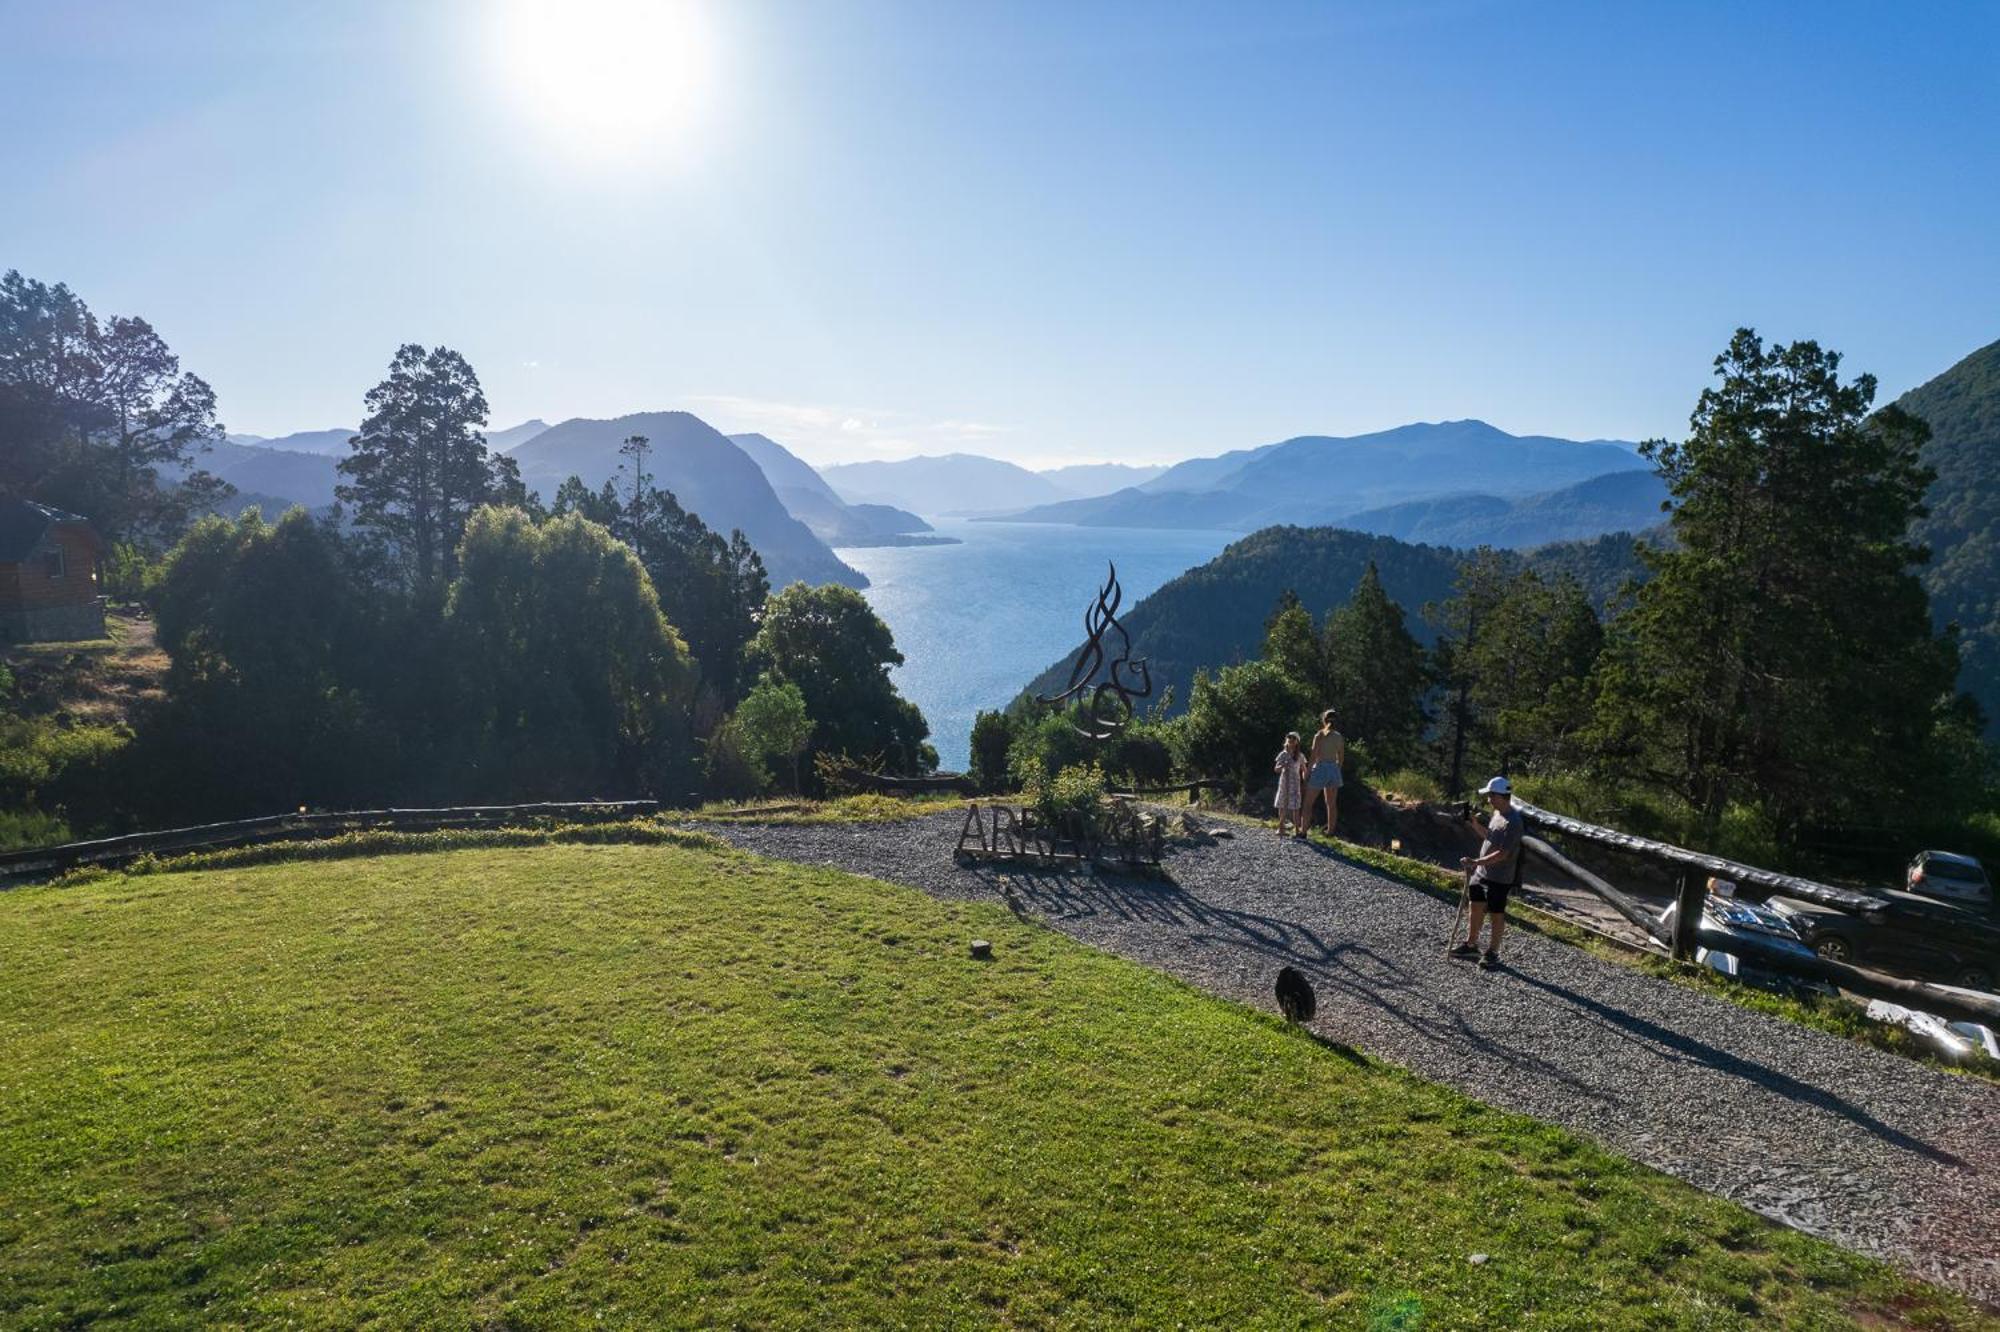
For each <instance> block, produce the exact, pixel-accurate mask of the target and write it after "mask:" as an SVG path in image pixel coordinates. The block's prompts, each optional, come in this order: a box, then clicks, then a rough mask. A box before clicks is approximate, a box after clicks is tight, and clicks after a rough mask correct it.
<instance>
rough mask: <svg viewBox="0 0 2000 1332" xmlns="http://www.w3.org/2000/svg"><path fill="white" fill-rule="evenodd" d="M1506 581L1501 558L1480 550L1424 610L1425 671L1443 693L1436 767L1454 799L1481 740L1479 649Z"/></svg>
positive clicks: (1483, 724)
mask: <svg viewBox="0 0 2000 1332" xmlns="http://www.w3.org/2000/svg"><path fill="white" fill-rule="evenodd" d="M1506 582H1507V563H1506V561H1505V559H1504V558H1503V557H1502V556H1500V555H1499V554H1498V553H1497V552H1495V551H1493V550H1492V549H1490V548H1488V547H1484V546H1482V547H1480V549H1478V550H1477V551H1474V552H1473V554H1472V556H1471V558H1470V559H1468V560H1466V562H1465V563H1464V564H1463V565H1462V566H1460V568H1459V573H1458V579H1457V581H1456V583H1455V584H1454V590H1453V594H1452V596H1451V597H1450V599H1448V600H1447V601H1445V602H1443V603H1441V604H1437V605H1431V606H1426V607H1425V608H1424V614H1425V617H1426V618H1427V619H1429V620H1430V621H1431V623H1432V624H1433V625H1435V626H1436V627H1437V630H1438V636H1437V643H1436V645H1435V646H1434V647H1433V648H1432V650H1431V663H1430V668H1431V676H1432V678H1433V679H1435V680H1436V681H1437V683H1438V684H1439V685H1440V686H1442V688H1443V691H1444V715H1443V718H1442V720H1443V733H1442V735H1441V736H1440V737H1439V739H1440V744H1441V746H1442V750H1443V753H1442V759H1443V762H1442V763H1441V765H1440V766H1441V767H1442V768H1443V770H1444V774H1445V789H1446V790H1447V791H1449V792H1452V793H1454V794H1456V793H1458V792H1461V791H1463V790H1465V786H1466V782H1465V772H1466V761H1467V759H1468V758H1469V757H1472V755H1473V752H1474V750H1475V749H1477V748H1478V747H1479V746H1480V745H1481V743H1482V742H1483V740H1484V737H1485V735H1486V730H1487V718H1486V716H1485V715H1484V713H1483V711H1482V710H1481V709H1480V707H1479V705H1478V697H1479V689H1480V678H1479V672H1480V668H1481V657H1480V651H1479V649H1480V644H1481V642H1482V640H1483V638H1484V636H1485V634H1486V633H1487V630H1488V624H1489V620H1490V617H1491V615H1492V613H1493V611H1494V610H1495V608H1496V607H1498V606H1499V604H1500V601H1501V599H1502V597H1503V596H1504V588H1505V587H1506Z"/></svg>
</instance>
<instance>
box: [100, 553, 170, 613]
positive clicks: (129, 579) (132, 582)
mask: <svg viewBox="0 0 2000 1332" xmlns="http://www.w3.org/2000/svg"><path fill="white" fill-rule="evenodd" d="M159 567H160V566H159V565H158V564H157V563H155V562H154V561H152V560H149V559H147V558H146V552H144V551H142V550H140V549H139V548H138V547H137V546H135V545H133V544H132V543H131V542H129V541H120V542H118V543H117V544H115V545H114V546H112V547H111V549H110V550H109V551H107V552H106V553H105V556H104V560H103V563H102V564H101V565H100V566H99V572H100V573H101V574H102V575H103V579H104V595H105V596H107V597H109V598H111V599H112V600H113V601H138V600H140V599H141V598H143V597H144V596H145V595H146V591H147V589H148V588H150V587H151V586H152V583H153V579H154V578H155V577H156V576H157V575H158V573H159Z"/></svg>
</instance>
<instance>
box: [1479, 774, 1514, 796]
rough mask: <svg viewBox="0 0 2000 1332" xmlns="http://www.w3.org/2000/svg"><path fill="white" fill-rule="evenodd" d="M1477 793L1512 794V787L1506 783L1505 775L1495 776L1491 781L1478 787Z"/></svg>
mask: <svg viewBox="0 0 2000 1332" xmlns="http://www.w3.org/2000/svg"><path fill="white" fill-rule="evenodd" d="M1479 794H1481V795H1513V794H1514V788H1513V787H1511V786H1509V785H1507V779H1506V778H1505V777H1495V778H1494V779H1493V780H1492V781H1490V782H1488V783H1486V785H1484V786H1482V787H1480V788H1479Z"/></svg>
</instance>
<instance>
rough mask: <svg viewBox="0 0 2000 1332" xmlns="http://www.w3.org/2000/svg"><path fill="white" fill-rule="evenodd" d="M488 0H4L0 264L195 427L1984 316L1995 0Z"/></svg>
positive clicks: (1245, 391) (1642, 365)
mask: <svg viewBox="0 0 2000 1332" xmlns="http://www.w3.org/2000/svg"><path fill="white" fill-rule="evenodd" d="M535 6H536V0H490V3H471V2H470V0H435V3H429V4H409V3H399V4H377V3H366V2H357V3H347V4H339V3H333V4H326V5H319V6H310V7H309V6H293V5H282V4H256V3H220V2H217V0H207V2H202V0H188V2H187V3H177V4H171V5H161V4H144V3H131V4H123V3H96V2H94V0H73V2H72V3H67V4H62V5H50V4H45V3H40V2H39V0H37V2H35V3H28V2H25V0H0V32H4V33H5V35H6V36H5V40H4V41H0V124H4V125H6V126H7V127H8V129H7V133H6V134H5V135H0V171H4V179H6V180H7V181H8V182H9V189H8V191H7V195H8V198H7V201H6V203H5V204H4V205H0V268H5V267H17V268H20V269H21V270H23V271H24V272H26V273H28V274H29V275H31V276H35V277H39V278H43V279H46V280H50V281H54V280H62V281H66V282H68V283H69V284H70V285H71V286H72V287H74V288H75V289H76V290H77V291H78V292H80V293H81V294H82V295H83V296H84V297H85V299H87V300H88V301H90V303H91V304H92V305H93V307H94V308H96V309H97V310H98V311H99V312H100V313H136V314H143V315H145V316H146V317H148V318H150V319H151V320H152V321H153V322H154V323H155V325H156V326H157V327H158V328H160V330H161V331H162V332H163V333H164V334H165V335H166V336H167V338H168V339H169V341H170V342H171V343H172V344H173V345H174V347H175V348H176V349H177V350H178V351H179V352H180V353H181V355H182V358H183V361H184V363H185V364H186V366H187V367H188V368H190V369H193V370H195V371H197V372H198V373H200V374H202V375H203V376H205V377H206V378H208V379H209V380H210V381H211V382H212V383H213V384H214V385H215V387H216V389H217V391H218V393H219V395H220V398H221V406H222V414H223V418H224V420H225V421H226V422H227V424H228V425H229V427H230V428H231V429H233V430H242V431H250V432H255V433H259V434H276V433H282V432H286V431H290V430H299V429H314V428H323V427H327V426H333V425H351V424H353V423H354V422H355V421H356V420H357V419H358V417H359V416H360V412H361V406H360V404H361V397H362V394H363V393H364V392H365V391H366V390H367V389H368V387H369V386H370V385H371V384H373V383H374V382H375V381H376V380H377V379H379V378H380V377H381V375H382V373H383V371H384V369H385V367H386V365H387V363H388V360H389V357H390V355H391V353H392V352H393V351H394V349H395V347H396V345H397V344H398V343H400V342H403V341H412V340H413V341H419V342H424V343H427V344H428V343H439V342H442V343H446V344H449V345H451V346H454V347H456V348H458V349H460V350H461V351H463V352H465V353H466V355H467V356H468V357H469V358H470V359H471V360H472V362H473V364H474V366H475V367H476V368H477V369H478V371H479V373H480V375H481V377H482V379H483V380H484V382H485V385H486V389H487V394H488V397H489V399H490V400H491V402H492V406H493V416H494V425H495V426H496V427H498V426H504V425H509V424H512V423H513V422H514V421H517V420H520V419H522V418H524V417H528V416H542V417H545V418H547V419H549V420H552V421H553V420H557V419H561V418H563V417H567V416H573V415H592V416H608V415H616V414H619V413H623V412H627V411H638V410H650V409H659V408H667V407H686V408H689V409H692V410H695V411H697V412H699V413H700V414H702V415H703V416H705V417H706V418H708V419H709V420H711V421H713V422H715V423H716V424H717V425H719V426H722V427H723V428H725V429H731V430H739V429H762V430H765V431H766V432H767V433H769V434H771V435H772V436H774V437H775V438H778V439H780V440H782V441H784V442H786V443H788V444H791V445H793V446H794V447H795V448H797V449H798V451H799V452H800V453H802V454H803V455H804V456H806V457H808V458H809V459H811V460H813V461H816V462H829V461H837V460H846V459H859V458H869V457H893V456H898V455H902V454H908V453H915V452H927V453H936V452H946V451H950V450H954V449H961V450H968V451H978V452H985V453H991V454H995V455H999V456H1006V457H1013V458H1017V459H1021V460H1025V461H1029V462H1031V463H1036V464H1042V463H1053V462H1058V461H1068V460H1071V459H1078V460H1083V459H1089V460H1096V459H1115V460H1171V459H1177V458H1180V457H1185V456H1189V455H1192V454H1206V453H1216V452H1220V451H1223V450H1225V449H1230V448H1238V447H1244V446H1248V445H1254V444H1259V443H1265V442H1269V441H1271V440H1276V439H1281V438H1284V437H1286V436H1289V435H1294V434H1301V433H1334V434H1345V433H1354V432H1360V431H1365V430H1370V429H1377V428H1382V427H1387V426H1391V425H1396V424H1400V423H1403V422H1406V421H1410V420H1437V419H1449V418H1456V417H1465V416H1478V417H1483V418H1485V419H1487V420H1490V421H1493V422H1494V423H1496V424H1498V425H1500V426H1502V427H1505V428H1507V429H1510V430H1515V431H1517V432H1524V433H1525V432H1538V433H1550V434H1561V435H1569V436H1573V437H1579V438H1592V437H1612V438H1639V437H1643V436H1648V435H1656V434H1663V433H1677V432H1679V431H1680V430H1681V429H1682V428H1683V427H1684V425H1685V422H1686V418H1687V413H1688V410H1689V408H1690V407H1691V406H1692V404H1693V401H1694V397H1695V395H1696V394H1697V393H1698V392H1699V390H1700V389H1701V387H1702V385H1703V383H1704V382H1705V379H1706V377H1707V374H1708V368H1709V362H1710V360H1711V359H1712V358H1713V356H1714V355H1715V353H1716V352H1718V351H1719V350H1720V349H1721V348H1722V346H1723V344H1724V342H1725V341H1726V340H1727V338H1728V336H1729V333H1730V331H1731V330H1732V329H1733V328H1734V327H1735V326H1737V325H1738V324H1744V323H1748V324H1752V325H1755V326H1756V327H1757V328H1758V329H1759V330H1760V331H1762V332H1764V333H1765V334H1766V335H1767V336H1770V337H1774V338H1780V339H1790V338H1794V337H1814V338H1818V339H1820V340H1821V341H1822V342H1823V343H1825V344H1827V345H1830V346H1833V347H1836V348H1838V349H1840V350H1841V351H1843V352H1844V353H1846V355H1847V366H1848V368H1849V369H1850V370H1856V371H1858V370H1869V371H1872V372H1874V373H1875V374H1876V375H1877V376H1878V377H1879V378H1880V380H1881V381H1882V387H1883V391H1884V396H1885V397H1887V396H1891V395H1893V394H1895V393H1898V392H1901V391H1902V390H1903V389H1906V388H1908V387H1911V386H1913V385H1914V384H1916V383H1919V382H1921V381H1922V380H1924V379H1926V378H1928V377H1929V376H1931V375H1933V374H1935V373H1937V372H1938V371H1940V370H1942V369H1944V368H1945V367H1946V366H1948V365H1949V364H1950V363H1952V362H1953V361H1955V360H1957V359H1958V358H1959V357H1961V356H1963V355H1964V354H1966V353H1967V352H1969V351H1971V350H1973V349H1974V348H1975V347H1978V346H1980V345H1983V344H1984V343H1987V342H1990V341H1992V340H1993V339H1995V338H1996V337H2000V241H1997V240H1996V238H2000V5H1996V4H1991V3H1950V2H1949V0H1945V2H1941V3H1932V4H1921V5H1890V4H1852V5H1848V4H1837V3H1815V4H1810V5H1806V4H1800V5H1790V6H1785V5H1777V4H1750V5H1744V4H1727V5H1725V4H1715V5H1701V4H1676V5H1664V4H1663V5H1651V4H1622V3H1621V4H1615V5H1604V4H1601V3H1600V4H1530V3H1498V2H1495V3H1477V2H1475V0H1453V2H1442V0H1441V2H1438V3H1408V4H1390V3H1387V2H1386V0H1384V3H1379V4H1340V3H1325V4H1311V5H1251V4H1240V3H1239V4H1224V5H1212V6H1211V5H1196V4H1174V3H1157V4H1145V5H1137V4H1134V5H1124V4H1113V3H1081V4H1079V3H1064V4H1055V3H1050V4H1039V3H1008V4H1003V3H981V4H971V3H953V2H952V0H927V2H926V3H921V4H919V3H908V4H891V3H836V2H834V0H810V2H808V0H795V2H794V3H790V4H777V3H760V2H758V0H730V2H729V3H721V0H673V3H672V4H671V5H670V7H669V8H668V9H666V10H660V9H658V8H657V7H649V6H647V5H645V4H642V3H639V2H638V0H570V3H568V4H566V5H560V6H558V7H557V8H556V9H554V10H553V11H552V12H554V13H557V14H581V15H583V16H584V17H583V18H581V19H575V20H559V19H552V18H549V17H548V16H547V14H543V15H541V16H540V17H537V15H536V13H535V12H533V11H534V10H535ZM663 15H664V17H663ZM565 22H568V23H570V24H571V27H570V29H569V30H565V29H564V28H563V27H562V26H561V25H562V24H563V23H565ZM537 23H540V24H541V25H542V26H539V27H537V26H535V24H537ZM551 25H553V26H551ZM600 32H601V33H608V34H610V35H611V39H612V40H611V43H610V46H609V47H604V46H597V47H593V46H592V45H591V44H590V40H589V39H590V37H591V35H592V34H593V33H600ZM607 52H608V54H607ZM593 85H596V86H593Z"/></svg>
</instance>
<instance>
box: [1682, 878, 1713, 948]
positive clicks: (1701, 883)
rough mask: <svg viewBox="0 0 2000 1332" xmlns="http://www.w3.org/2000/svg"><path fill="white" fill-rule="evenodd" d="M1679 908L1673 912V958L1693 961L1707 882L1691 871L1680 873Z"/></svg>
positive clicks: (1705, 903) (1706, 896) (1706, 901)
mask: <svg viewBox="0 0 2000 1332" xmlns="http://www.w3.org/2000/svg"><path fill="white" fill-rule="evenodd" d="M1677 900H1678V902H1679V904H1680V905H1679V908H1678V909H1677V910H1676V911H1675V912H1674V956H1675V957H1676V958H1678V959H1679V960H1680V961H1682V962H1692V961H1694V952H1695V936H1696V935H1697V934H1699V933H1701V913H1702V909H1703V908H1704V907H1706V906H1707V905H1708V880H1707V878H1706V877H1704V876H1703V875H1700V874H1697V873H1695V872H1694V871H1693V870H1682V871H1681V883H1680V893H1679V895H1678V898H1677Z"/></svg>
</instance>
